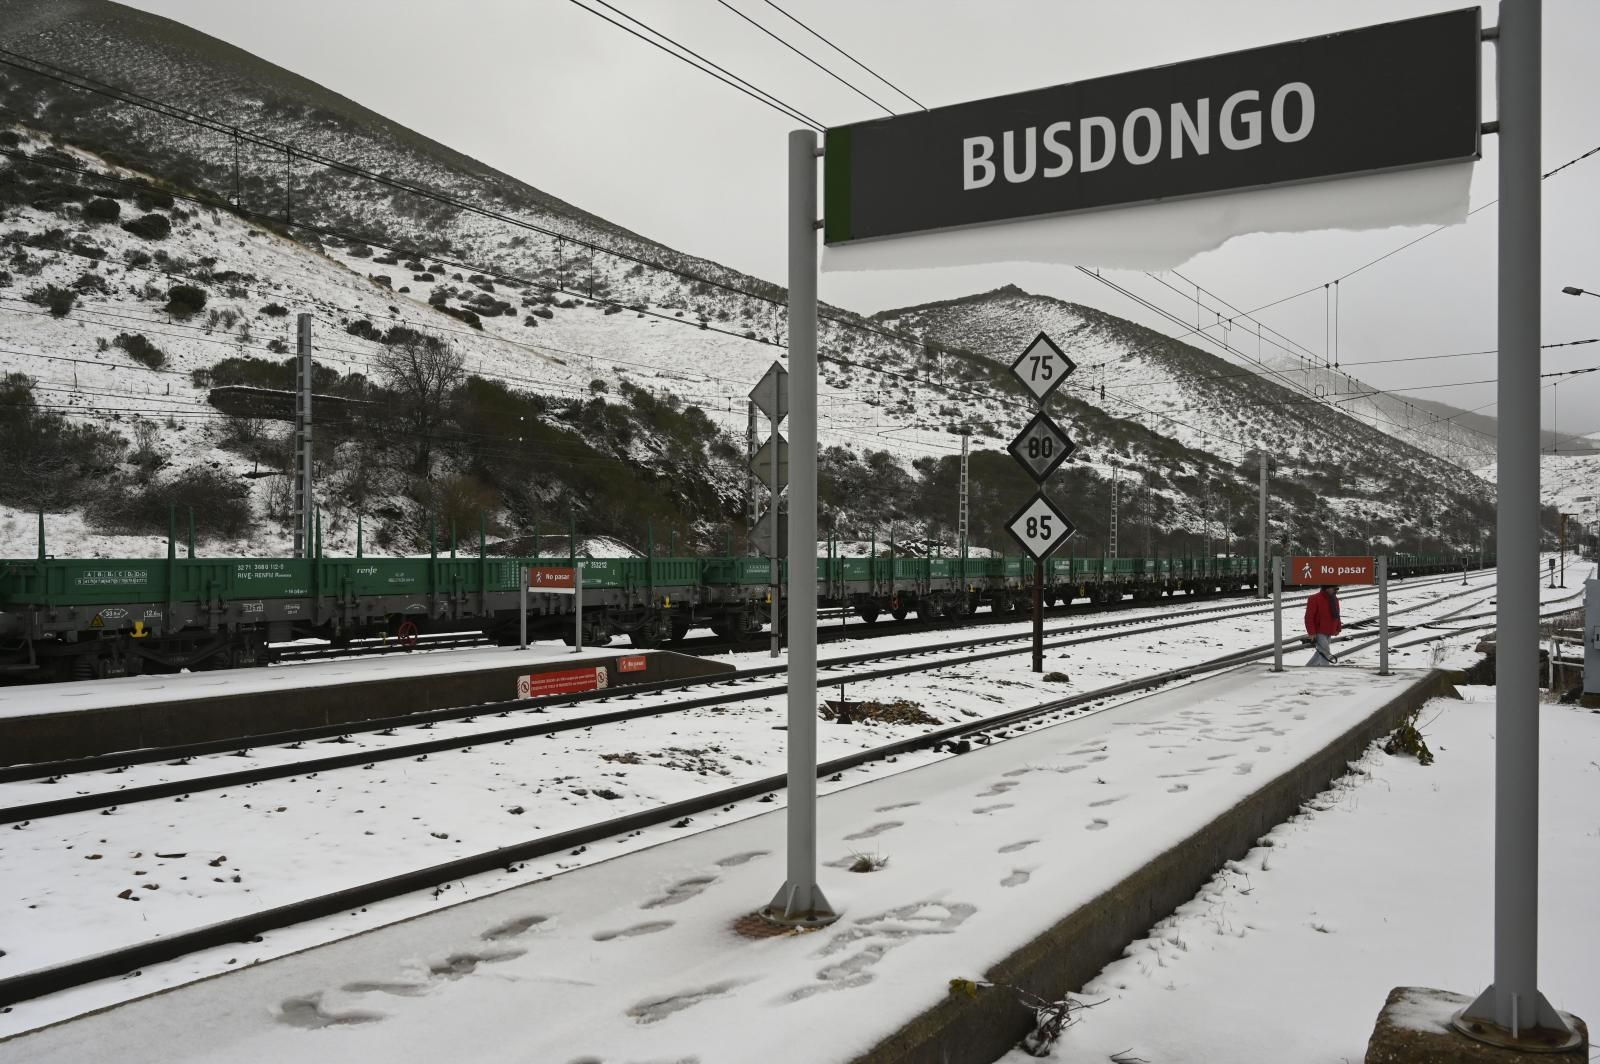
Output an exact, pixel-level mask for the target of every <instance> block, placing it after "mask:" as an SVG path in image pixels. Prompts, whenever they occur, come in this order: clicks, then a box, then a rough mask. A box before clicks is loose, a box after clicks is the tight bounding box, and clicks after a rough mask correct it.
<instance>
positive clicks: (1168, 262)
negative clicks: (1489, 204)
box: [822, 163, 1472, 273]
mask: <svg viewBox="0 0 1600 1064" xmlns="http://www.w3.org/2000/svg"><path fill="white" fill-rule="evenodd" d="M1471 186H1472V164H1471V163H1452V164H1449V165H1445V166H1433V167H1427V168H1425V169H1419V170H1405V171H1400V172H1397V173H1390V174H1369V175H1367V176H1364V177H1351V178H1343V179H1341V180H1337V181H1318V182H1311V183H1307V184H1301V185H1283V186H1277V187H1273V188H1264V189H1256V190H1253V191H1248V192H1233V193H1228V194H1225V195H1216V196H1202V197H1197V198H1194V199H1184V200H1172V201H1168V202H1164V203H1151V204H1145V205H1142V206H1134V207H1118V208H1115V209H1113V210H1104V211H1092V212H1087V213H1083V214H1071V215H1061V216H1056V217H1047V218H1035V219H1027V220H1024V221H1017V222H1006V223H1001V224H994V225H983V226H975V227H972V228H968V229H958V230H949V231H945V232H939V233H925V234H918V235H913V236H904V237H892V238H886V239H882V240H865V241H860V242H857V243H851V244H847V245H843V246H839V247H828V248H824V249H823V253H822V269H823V271H824V272H834V273H846V272H852V271H867V270H901V269H907V268H910V267H912V266H917V267H923V266H972V265H977V264H981V263H990V262H1043V263H1059V264H1065V265H1069V266H1104V267H1107V268H1111V269H1130V270H1169V269H1173V268H1175V267H1178V266H1182V265H1183V264H1184V263H1186V262H1188V261H1189V260H1190V259H1192V258H1194V257H1195V256H1196V255H1199V254H1201V253H1203V252H1206V251H1213V250H1215V249H1217V248H1219V247H1221V246H1222V245H1223V244H1225V243H1227V242H1228V241H1229V240H1231V239H1233V238H1234V237H1237V236H1244V235H1246V234H1249V233H1301V232H1310V231H1313V230H1318V229H1351V230H1360V229H1387V228H1389V227H1391V226H1397V225H1455V224H1457V223H1460V222H1462V221H1464V220H1465V219H1466V217H1467V196H1468V192H1469V191H1470V190H1471Z"/></svg>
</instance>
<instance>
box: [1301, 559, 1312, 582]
mask: <svg viewBox="0 0 1600 1064" xmlns="http://www.w3.org/2000/svg"><path fill="white" fill-rule="evenodd" d="M1300 582H1301V583H1302V584H1309V583H1311V563H1310V562H1306V564H1305V568H1303V569H1301V570H1300Z"/></svg>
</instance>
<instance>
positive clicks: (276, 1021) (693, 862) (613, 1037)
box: [0, 666, 1447, 1064]
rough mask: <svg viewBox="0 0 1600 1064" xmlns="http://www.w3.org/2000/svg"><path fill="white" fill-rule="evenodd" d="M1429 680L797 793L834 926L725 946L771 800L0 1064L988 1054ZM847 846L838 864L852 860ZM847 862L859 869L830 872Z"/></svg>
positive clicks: (1323, 692)
mask: <svg viewBox="0 0 1600 1064" xmlns="http://www.w3.org/2000/svg"><path fill="white" fill-rule="evenodd" d="M1446 688H1447V681H1446V677H1445V675H1444V674H1442V673H1424V672H1409V673H1403V674H1397V675H1394V676H1390V677H1379V676H1376V675H1373V674H1371V673H1367V672H1362V671H1358V670H1356V669H1353V668H1337V669H1318V670H1309V669H1291V670H1289V671H1287V672H1284V673H1281V674H1273V673H1271V672H1270V671H1268V670H1266V669H1265V668H1263V667H1260V666H1251V667H1247V668H1243V669H1238V670H1234V671H1232V672H1229V673H1225V674H1222V675H1219V676H1215V677H1212V678H1210V679H1207V680H1204V681H1200V682H1197V683H1194V684H1190V685H1186V686H1181V687H1175V688H1170V689H1167V690H1164V691H1161V692H1158V693H1155V694H1152V695H1150V696H1147V697H1145V698H1142V699H1138V700H1136V701H1133V702H1128V703H1123V704H1121V705H1117V706H1114V707H1110V708H1108V709H1105V710H1103V711H1100V712H1095V713H1090V714H1086V715H1082V716H1078V717H1073V718H1069V719H1067V720H1066V721H1064V722H1062V723H1061V724H1059V725H1056V726H1052V727H1047V728H1042V729H1039V730H1037V731H1033V732H1031V733H1028V734H1024V735H1021V736H1018V737H1015V738H1012V739H1009V740H1007V741H1005V742H1001V743H996V744H994V745H991V746H988V747H980V748H977V749H975V750H973V751H972V752H971V753H969V754H965V755H962V756H959V757H952V758H948V759H946V760H943V761H939V762H935V763H932V764H928V765H925V766H924V767H921V768H918V769H915V770H912V771H907V772H904V773H901V774H899V775H896V776H891V777H887V778H883V779H879V780H876V781H873V782H869V783H864V784H862V785H859V786H855V787H850V788H846V789H843V790H839V791H835V792H833V793H831V794H829V795H827V796H825V797H824V798H823V799H822V800H821V802H820V805H819V836H818V838H819V851H820V854H821V859H822V861H823V862H824V865H823V867H822V868H821V870H820V871H821V883H822V886H823V889H824V890H825V892H826V893H827V894H828V896H829V898H830V899H831V901H832V902H833V904H834V906H835V908H837V909H839V910H840V911H841V912H842V917H841V919H840V920H839V922H838V923H837V924H835V925H833V926H832V927H828V928H825V929H822V930H819V931H815V932H810V933H799V934H786V935H781V936H779V937H773V938H750V937H745V936H743V935H741V934H740V933H738V932H737V931H736V929H735V925H736V923H738V922H739V921H740V920H741V918H743V917H746V916H747V915H748V914H750V913H751V912H752V910H755V909H757V908H759V907H760V906H761V905H763V904H765V903H766V902H767V901H768V899H769V898H770V897H771V895H772V894H773V892H774V891H775V890H776V889H777V888H778V886H779V885H780V884H781V883H782V881H783V879H784V868H783V856H782V855H783V849H784V846H783V832H784V817H783V815H782V813H781V811H775V812H773V813H768V814H765V815H760V816H755V817H752V818H750V819H747V820H743V821H740V822H737V823H734V824H730V825H727V826H724V827H719V828H716V829H714V830H708V831H705V832H702V833H699V834H696V835H689V836H684V837H682V838H678V839H675V840H674V841H672V842H669V843H666V844H663V845H659V846H655V847H653V848H650V849H645V850H639V851H635V852H633V853H630V854H627V855H625V856H622V857H618V858H615V859H612V860H609V861H604V862H600V863H597V864H593V865H590V866H587V867H584V868H580V869H577V870H574V871H571V872H568V873H565V874H562V875H558V876H555V877H552V878H550V879H546V880H543V881H540V882H538V883H534V884H530V885H526V886H519V887H515V888H512V889H509V890H506V891H503V892H501V893H498V894H495V895H491V896H489V897H486V898H482V899H479V900H475V901H472V902H467V903H463V904H459V905H456V906H454V907H451V908H448V909H443V910H440V911H438V912H436V913H433V914H430V915H428V916H424V917H419V918H416V919H412V920H409V921H405V922H403V923H399V924H394V925H391V926H388V927H385V928H382V929H379V930H375V931H371V932H368V933H365V934H361V935H357V936H354V937H351V938H347V939H344V940H341V941H339V942H335V943H332V944H330V945H327V946H322V947H318V948H315V949H310V950H307V951H305V952H303V953H299V954H294V955H291V956H287V957H283V958H280V959H277V960H272V961H268V962H265V963H262V964H259V965H256V966H254V967H250V968H246V969H243V970H240V971H237V972H233V973H230V974H228V975H226V976H222V977H217V978H212V979H207V980H203V981H201V982H198V983H194V984H190V985H188V986H185V987H180V988H177V989H174V990H170V991H166V992H163V993H158V994H154V995H152V996H150V997H146V998H143V999H139V1000H137V1001H133V1002H130V1003H128V1004H126V1005H122V1006H119V1007H115V1008H111V1009H107V1010H105V1011H102V1012H99V1013H95V1014H91V1015H88V1016H85V1017H82V1018H80V1019H77V1020H73V1021H68V1022H66V1023H63V1024H58V1025H56V1026H53V1027H48V1028H44V1029H41V1030H39V1031H35V1032H32V1033H30V1034H25V1035H21V1036H18V1037H17V1038H14V1039H12V1040H10V1041H7V1042H0V1061H7V1062H9V1061H12V1060H17V1061H21V1060H27V1061H29V1062H31V1064H47V1062H50V1064H55V1062H67V1061H81V1060H84V1059H90V1058H92V1057H94V1056H96V1055H98V1054H99V1053H101V1052H103V1050H104V1048H105V1047H107V1046H116V1047H117V1049H116V1052H117V1056H118V1059H119V1060H123V1061H126V1062H129V1064H133V1062H139V1061H151V1062H155V1061H162V1062H173V1061H228V1062H230V1064H249V1062H256V1061H260V1062H269V1061H270V1062H277V1061H283V1060H296V1061H339V1062H341V1064H345V1062H349V1061H366V1060H374V1061H375V1060H473V1061H478V1062H501V1061H504V1062H508V1064H509V1062H513V1061H516V1062H521V1061H529V1060H537V1061H549V1062H552V1064H568V1062H577V1061H584V1062H588V1064H599V1062H604V1064H622V1062H631V1061H673V1062H677V1061H687V1060H693V1061H696V1062H698V1064H743V1062H747V1061H751V1060H762V1061H774V1062H777V1061H794V1062H804V1064H822V1062H827V1061H840V1062H843V1061H851V1060H857V1059H867V1060H874V1061H891V1060H892V1061H907V1062H909V1061H924V1060H928V1061H932V1060H940V1059H945V1057H944V1056H943V1055H944V1054H948V1058H949V1059H962V1060H989V1059H993V1058H995V1057H997V1056H999V1055H1000V1054H1002V1053H1003V1052H1004V1051H1005V1049H1006V1047H1007V1046H1008V1045H1010V1044H1011V1043H1012V1042H1014V1041H1015V1039H1016V1037H1017V1036H1018V1035H1019V1034H1020V1033H1021V1032H1022V1030H1025V1029H1026V1027H1027V1026H1029V1024H1030V1019H1029V1015H1028V1013H1027V1011H1026V1010H1024V1009H1023V1008H1022V1007H1020V1006H1019V1005H1017V1004H1016V1003H1015V1001H1014V999H1011V998H1010V997H1009V996H1007V995H1006V994H1004V993H1002V992H998V991H989V992H987V993H985V994H983V995H980V996H979V997H978V998H976V999H970V998H966V997H952V996H949V995H948V993H947V987H948V984H949V981H950V980H951V979H953V978H983V977H985V976H987V977H989V978H991V979H994V980H998V981H1006V982H1015V983H1021V984H1024V985H1029V986H1035V987H1038V988H1039V989H1041V990H1048V991H1051V992H1055V991H1060V990H1062V989H1064V988H1066V987H1069V986H1077V985H1081V984H1082V983H1083V982H1085V981H1087V980H1088V979H1090V978H1091V977H1092V976H1093V975H1094V974H1095V973H1096V972H1098V971H1099V970H1100V969H1101V968H1102V967H1103V966H1104V965H1105V964H1106V963H1108V962H1109V961H1111V960H1113V959H1114V958H1116V957H1117V956H1119V955H1120V954H1121V952H1122V951H1123V949H1124V948H1125V946H1126V945H1127V944H1128V943H1129V942H1131V941H1133V940H1135V939H1136V938H1138V937H1140V936H1142V935H1143V934H1144V933H1145V932H1146V931H1147V929H1148V928H1149V927H1150V926H1151V925H1152V924H1153V923H1155V922H1156V921H1157V920H1158V919H1160V918H1161V917H1163V916H1164V915H1166V914H1167V913H1169V912H1171V911H1172V910H1173V909H1174V908H1176V907H1177V906H1178V905H1179V904H1180V903H1182V902H1183V901H1185V900H1187V899H1188V898H1189V897H1190V896H1192V895H1193V894H1194V893H1195V891H1196V890H1197V889H1198V888H1199V887H1200V886H1201V885H1202V884H1204V883H1205V882H1206V881H1207V880H1209V879H1210V878H1211V877H1212V876H1213V874H1215V873H1216V871H1217V870H1218V869H1219V868H1220V867H1221V866H1222V865H1223V863H1224V862H1225V861H1227V860H1228V859H1229V858H1232V857H1237V856H1240V855H1242V854H1243V853H1245V851H1247V850H1248V849H1249V848H1250V846H1251V845H1252V844H1253V843H1254V842H1255V840H1256V839H1258V838H1259V837H1261V836H1262V835H1264V834H1266V833H1267V832H1268V831H1269V830H1270V829H1271V828H1272V826H1273V825H1275V824H1277V823H1279V822H1281V821H1283V820H1285V819H1286V818H1287V817H1288V816H1289V815H1291V814H1292V813H1294V811H1295V810H1296V809H1297V808H1298V806H1299V804H1300V803H1301V802H1302V801H1303V800H1305V799H1306V798H1308V797H1310V796H1311V795H1313V794H1315V793H1317V792H1318V791H1319V790H1321V789H1322V788H1324V787H1325V786H1327V784H1328V783H1329V782H1330V781H1331V780H1332V779H1333V778H1335V777H1336V776H1338V775H1340V774H1341V773H1343V772H1344V771H1345V768H1346V765H1347V762H1348V761H1350V760H1353V759H1355V758H1357V757H1359V756H1360V755H1361V753H1362V751H1363V750H1364V749H1365V747H1366V745H1367V744H1368V742H1369V741H1370V740H1371V739H1372V738H1373V737H1375V736H1376V735H1378V734H1381V733H1382V732H1383V731H1385V730H1387V729H1388V728H1390V727H1392V726H1393V724H1394V722H1395V721H1396V720H1397V719H1398V718H1399V716H1401V715H1402V714H1403V713H1404V712H1405V711H1406V710H1408V709H1410V708H1415V707H1416V706H1417V705H1420V704H1421V702H1422V701H1423V700H1424V699H1425V698H1426V697H1428V696H1429V695H1432V694H1437V693H1441V692H1442V691H1443V690H1445V689H1446ZM863 858H866V859H867V860H862V859H863ZM852 865H858V866H876V870H874V871H871V872H868V873H866V874H852V872H850V871H849V870H848V869H849V868H850V867H851V866H852Z"/></svg>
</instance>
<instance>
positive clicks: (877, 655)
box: [0, 589, 1476, 824]
mask: <svg viewBox="0 0 1600 1064" xmlns="http://www.w3.org/2000/svg"><path fill="white" fill-rule="evenodd" d="M1475 590H1476V589H1475ZM1435 604H1436V600H1435V601H1430V602H1422V603H1417V604H1415V605H1412V606H1406V607H1402V608H1401V609H1398V610H1393V611H1391V613H1392V614H1397V613H1403V612H1408V611H1410V610H1415V609H1423V608H1426V607H1428V606H1431V605H1435ZM1271 609H1272V607H1270V606H1266V607H1256V608H1255V609H1253V610H1248V611H1244V612H1243V615H1248V614H1249V613H1253V612H1267V611H1270V610H1271ZM1193 612H1195V613H1203V612H1204V613H1209V612H1215V610H1195V611H1193ZM1238 615H1240V614H1235V616H1238ZM1221 619H1224V618H1218V617H1188V618H1185V619H1184V620H1181V621H1166V622H1163V623H1160V624H1154V625H1145V626H1143V627H1138V628H1133V629H1132V630H1131V631H1115V630H1114V631H1102V632H1098V633H1096V634H1091V635H1076V636H1073V637H1070V638H1067V639H1059V640H1054V641H1052V642H1049V643H1046V644H1045V646H1046V648H1048V649H1060V648H1063V647H1070V646H1081V645H1083V644H1086V643H1097V642H1104V641H1106V640H1110V639H1120V638H1124V637H1126V636H1132V635H1149V634H1155V633H1158V632H1165V631H1171V630H1173V629H1177V628H1188V627H1193V626H1195V625H1200V624H1210V623H1214V622H1216V621H1218V620H1221ZM1138 621H1139V619H1137V618H1127V619H1123V620H1121V621H1117V622H1105V623H1103V624H1101V625H1097V626H1090V627H1102V628H1104V627H1112V628H1126V627H1128V626H1131V625H1134V624H1137V623H1138ZM1370 623H1372V622H1371V620H1364V621H1358V622H1354V623H1353V624H1352V625H1350V627H1360V626H1362V625H1365V624H1370ZM1085 630H1087V629H1078V631H1080V632H1081V631H1085ZM1030 638H1031V637H1028V636H1009V635H1008V636H1003V637H991V638H990V639H989V640H981V641H980V640H969V641H967V643H968V645H971V644H973V643H979V644H981V643H983V642H991V643H992V642H1008V643H1010V642H1015V643H1020V644H1021V645H1019V646H1015V647H1003V648H1001V649H997V650H988V651H984V652H982V653H977V654H966V655H963V656H960V657H938V658H934V659H933V660H929V661H917V662H911V663H908V664H903V665H896V666H891V667H888V668H880V669H873V670H868V671H864V672H859V673H855V674H853V675H851V676H849V677H848V678H847V679H844V680H830V681H828V683H829V685H830V686H831V685H832V684H834V683H840V682H843V683H864V682H869V681H872V680H880V679H888V678H892V677H895V676H904V675H907V674H909V673H914V672H931V671H935V670H938V669H943V668H952V667H956V666H961V665H970V664H974V663H977V662H981V661H990V660H993V659H995V658H1001V657H1008V656H1010V655H1013V654H1022V653H1028V652H1030V651H1031V650H1032V646H1031V642H1029V641H1028V640H1029V639H1030ZM949 648H950V645H948V644H947V645H944V646H942V647H939V648H937V649H939V650H944V649H949ZM1267 649H1271V644H1268V648H1267ZM928 653H930V650H929V648H927V647H919V648H915V649H914V650H911V651H901V652H894V651H877V652H873V653H870V654H867V655H859V656H857V657H855V658H852V659H839V660H836V661H833V662H825V663H823V664H822V665H821V666H820V668H821V670H822V671H823V672H836V671H838V670H839V669H840V668H849V667H852V666H854V665H858V664H862V663H864V662H870V661H880V660H893V659H896V658H904V657H911V656H917V655H925V654H928ZM782 671H783V666H764V667H762V668H759V669H751V670H748V671H746V672H744V673H738V674H735V675H734V676H733V677H729V678H725V679H724V681H723V682H737V681H739V680H749V679H755V678H759V677H762V676H767V675H772V674H774V673H779V672H782ZM673 683H674V684H678V685H681V681H673ZM641 686H643V685H641ZM787 689H788V687H787V684H776V685H771V686H765V687H756V688H745V689H744V690H739V691H730V692H724V693H720V694H715V695H707V696H703V697H700V698H691V699H686V700H682V701H677V702H671V703H668V704H665V705H650V706H639V707H635V708H631V709H620V710H612V711H610V712H606V713H596V714H589V715H586V716H582V717H573V718H566V719H562V720H551V721H541V722H538V723H535V724H522V725H517V726H514V727H509V728H496V729H493V730H490V731H485V732H476V733H473V734H470V735H455V736H448V737H443V738H439V739H431V740H424V741H422V742H413V743H404V744H401V745H398V746H394V747H390V748H388V749H384V750H371V749H367V750H357V751H352V752H350V753H346V754H334V755H330V756H326V757H319V758H311V759H309V760H304V761H295V762H292V763H288V764H281V765H261V766H257V767H254V768H248V769H239V770H236V771H233V772H223V773H216V774H214V775H210V776H202V777H197V778H194V779H188V780H166V781H163V782H160V783H151V784H143V785H140V786H137V787H125V788H121V789H118V790H112V791H95V792H91V793H87V794H74V795H68V796H66V797H64V798H54V799H48V800H45V801H41V802H30V803H25V804H22V805H14V806H9V807H5V808H0V824H18V823H24V822H31V821H33V820H40V819H46V818H49V817H55V816H66V815H69V814H71V813H81V812H87V811H89V810H94V809H99V810H108V809H113V808H117V807H120V806H124V805H132V804H136V803H139V802H148V801H156V800H159V799H162V798H177V797H184V798H187V797H188V796H189V795H192V794H197V793H203V792H205V791H212V790H220V789H222V788H224V787H240V786H246V785H249V784H255V783H264V782H267V781H269V780H275V779H287V778H289V777H294V776H303V775H307V774H310V773H322V772H331V771H336V770H338V769H344V768H353V767H356V766H363V767H366V768H370V767H372V766H373V765H375V764H377V763H378V762H380V761H398V760H400V759H402V758H408V757H410V758H416V757H426V756H427V755H429V754H434V753H442V752H446V751H450V750H460V749H466V748H470V747H474V746H481V745H488V744H491V743H507V742H512V741H514V740H516V739H522V738H529V737H532V736H536V735H550V734H556V733H559V732H566V731H580V730H583V729H586V728H592V727H594V726H596V725H607V724H617V723H621V722H624V721H629V720H636V719H638V718H641V717H653V716H666V715H669V714H675V713H684V712H688V711H689V710H693V709H704V708H707V707H711V706H725V705H730V704H732V703H735V702H744V701H750V700H752V699H756V698H766V697H776V696H778V695H781V694H783V693H785V692H786V691H787ZM608 697H609V698H620V699H623V700H629V701H631V700H633V699H634V698H636V697H637V692H635V693H630V694H619V693H617V692H614V691H613V692H612V693H611V694H610V695H609V696H608ZM521 704H522V703H519V702H515V701H513V702H508V703H490V704H487V705H485V706H480V707H477V713H475V714H474V715H475V716H476V715H482V714H483V713H486V712H493V711H495V710H497V709H501V708H505V711H506V712H509V711H510V709H511V708H517V707H519V706H520V705H521ZM984 719H985V720H994V719H996V718H994V717H989V718H984ZM236 748H237V747H235V749H236Z"/></svg>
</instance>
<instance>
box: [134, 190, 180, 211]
mask: <svg viewBox="0 0 1600 1064" xmlns="http://www.w3.org/2000/svg"><path fill="white" fill-rule="evenodd" d="M133 201H134V203H136V204H137V205H138V207H139V209H140V210H141V211H170V210H171V209H172V204H173V200H172V193H170V192H166V191H163V190H162V189H159V188H142V189H140V190H139V191H138V192H137V193H136V194H135V195H134V197H133Z"/></svg>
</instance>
